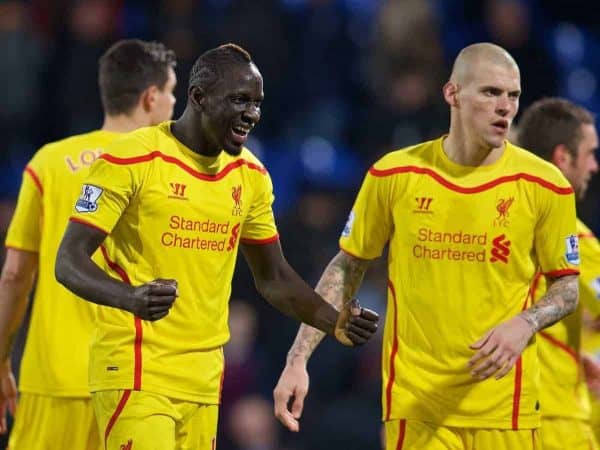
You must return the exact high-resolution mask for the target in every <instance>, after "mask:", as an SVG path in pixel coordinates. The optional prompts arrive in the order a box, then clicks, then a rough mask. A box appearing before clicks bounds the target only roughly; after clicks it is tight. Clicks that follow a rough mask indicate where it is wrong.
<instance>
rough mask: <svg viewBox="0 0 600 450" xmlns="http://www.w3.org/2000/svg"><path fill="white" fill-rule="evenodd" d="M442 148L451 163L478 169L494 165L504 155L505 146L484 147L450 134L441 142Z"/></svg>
mask: <svg viewBox="0 0 600 450" xmlns="http://www.w3.org/2000/svg"><path fill="white" fill-rule="evenodd" d="M442 148H443V150H444V153H445V154H446V156H447V157H448V159H450V161H452V162H453V163H455V164H459V165H461V166H471V167H478V166H487V165H490V164H494V163H495V162H496V161H498V159H500V157H501V156H502V154H503V153H504V148H505V145H504V144H503V145H502V146H501V147H486V146H482V145H481V144H480V143H479V142H475V141H472V140H469V139H467V138H464V137H463V136H458V135H457V134H456V133H452V132H450V134H449V135H448V136H447V137H446V138H445V139H444V140H443V141H442Z"/></svg>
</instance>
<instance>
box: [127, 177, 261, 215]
mask: <svg viewBox="0 0 600 450" xmlns="http://www.w3.org/2000/svg"><path fill="white" fill-rule="evenodd" d="M252 189H253V188H252V184H251V183H249V180H248V178H247V177H245V176H244V175H243V174H242V173H241V171H239V170H238V171H232V172H231V173H228V174H226V176H222V177H219V178H209V177H204V178H202V177H198V176H197V175H193V174H189V173H187V172H185V171H182V170H172V171H166V172H164V173H161V174H160V175H157V176H155V177H152V178H151V179H148V180H147V181H146V182H145V183H144V184H143V185H142V186H141V188H140V191H139V193H138V195H137V196H136V199H135V203H136V204H137V205H136V206H137V208H138V209H139V212H140V213H141V214H143V215H144V216H145V217H146V218H147V219H148V220H156V221H161V222H162V221H163V220H164V219H165V218H171V217H173V216H178V217H182V218H183V219H182V220H190V221H196V220H199V219H203V218H210V219H211V220H212V221H215V222H216V223H221V222H222V223H226V222H228V221H235V222H241V221H243V218H244V217H245V216H246V215H247V213H248V210H249V207H250V204H251V201H252V198H253V195H254V193H253V192H252Z"/></svg>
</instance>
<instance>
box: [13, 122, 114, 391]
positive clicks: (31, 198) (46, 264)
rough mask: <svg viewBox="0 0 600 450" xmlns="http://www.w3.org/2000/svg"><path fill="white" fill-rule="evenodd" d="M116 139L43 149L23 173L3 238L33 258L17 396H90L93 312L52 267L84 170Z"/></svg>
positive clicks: (85, 139) (106, 135)
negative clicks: (31, 296) (28, 321)
mask: <svg viewBox="0 0 600 450" xmlns="http://www.w3.org/2000/svg"><path fill="white" fill-rule="evenodd" d="M117 136H119V134H117V133H112V132H107V131H102V130H99V131H93V132H91V133H86V134H81V135H77V136H72V137H69V138H67V139H63V140H61V141H57V142H53V143H50V144H48V145H45V146H44V147H42V148H41V149H40V150H39V151H38V152H37V153H36V154H35V155H34V157H33V158H32V159H31V161H30V162H29V164H28V165H27V167H26V168H25V172H24V174H23V182H22V184H21V190H20V192H19V199H18V201H17V207H16V210H15V214H14V216H13V218H12V222H11V224H10V227H9V229H8V234H7V237H6V246H7V247H13V248H16V249H20V250H27V251H31V252H37V253H38V254H39V268H38V276H37V284H36V288H35V297H34V301H33V310H32V315H31V324H30V327H29V333H28V335H27V342H26V345H25V352H24V354H23V360H22V362H21V371H20V376H19V389H20V391H21V392H27V393H32V394H45V395H51V396H66V397H89V395H90V394H89V389H88V353H89V341H90V336H91V333H92V326H93V317H94V310H95V307H94V305H92V304H91V303H88V302H85V301H82V300H81V299H79V298H78V297H76V296H75V295H74V294H73V293H71V292H70V291H68V290H67V289H65V288H64V287H63V286H62V285H60V284H59V283H58V282H57V281H56V279H55V278H54V262H55V261H56V253H57V251H58V246H59V245H60V241H61V239H62V236H63V234H64V232H65V228H66V226H67V223H68V219H69V216H70V215H71V213H72V210H73V202H74V201H75V200H76V199H77V196H78V194H79V191H80V189H81V183H82V181H83V180H84V179H85V177H86V176H87V173H88V170H89V166H90V165H91V164H92V163H93V162H94V160H95V159H96V158H97V157H98V156H99V155H100V154H101V152H102V151H103V149H104V147H105V146H106V145H107V144H108V143H109V142H111V141H113V140H114V139H115V138H116V137H117Z"/></svg>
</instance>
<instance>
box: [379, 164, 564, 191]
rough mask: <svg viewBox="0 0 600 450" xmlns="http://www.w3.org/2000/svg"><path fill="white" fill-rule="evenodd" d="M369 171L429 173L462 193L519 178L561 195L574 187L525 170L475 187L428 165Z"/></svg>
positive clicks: (387, 174) (382, 172) (443, 184)
mask: <svg viewBox="0 0 600 450" xmlns="http://www.w3.org/2000/svg"><path fill="white" fill-rule="evenodd" d="M369 173H370V174H371V175H373V176H375V177H386V176H389V175H395V174H397V173H418V174H422V175H429V176H430V177H431V178H433V179H434V180H435V181H437V182H438V183H439V184H441V185H442V186H444V187H446V188H448V189H450V190H451V191H456V192H459V193H461V194H477V193H479V192H483V191H486V190H488V189H491V188H493V187H496V186H498V185H499V184H502V183H509V182H511V181H518V180H525V181H530V182H532V183H537V184H539V185H540V186H542V187H545V188H546V189H550V190H551V191H553V192H555V193H557V194H561V195H567V194H572V193H573V188H571V187H560V186H557V185H555V184H552V183H550V182H549V181H547V180H544V179H543V178H540V177H536V176H535V175H531V174H528V173H523V172H520V173H515V174H514V175H507V176H504V177H500V178H496V179H494V180H491V181H488V182H487V183H483V184H481V185H479V186H473V187H465V186H459V185H458V184H454V183H452V182H451V181H448V180H446V179H445V178H444V177H442V176H441V175H440V174H439V173H437V172H435V171H433V170H431V169H429V168H427V167H417V166H401V167H392V168H391V169H384V170H379V169H376V168H375V167H371V168H370V169H369Z"/></svg>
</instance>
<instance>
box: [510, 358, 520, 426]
mask: <svg viewBox="0 0 600 450" xmlns="http://www.w3.org/2000/svg"><path fill="white" fill-rule="evenodd" d="M522 378H523V359H522V357H521V356H519V359H517V364H516V365H515V391H514V393H513V412H512V429H513V430H518V429H519V406H520V403H521V383H522Z"/></svg>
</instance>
